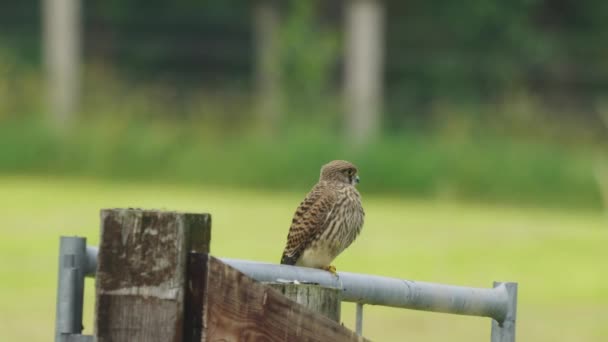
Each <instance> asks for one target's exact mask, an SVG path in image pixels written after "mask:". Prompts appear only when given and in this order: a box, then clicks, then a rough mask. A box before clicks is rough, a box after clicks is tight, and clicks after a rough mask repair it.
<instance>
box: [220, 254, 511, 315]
mask: <svg viewBox="0 0 608 342" xmlns="http://www.w3.org/2000/svg"><path fill="white" fill-rule="evenodd" d="M221 260H222V261H223V262H225V263H227V264H228V265H230V266H232V267H234V268H236V269H238V270H239V271H241V272H243V273H245V274H246V275H248V276H250V277H252V278H254V279H256V280H258V281H267V282H271V281H277V280H289V281H300V282H307V283H318V284H320V285H322V286H328V287H336V288H341V289H342V290H343V291H344V292H343V294H342V299H343V300H344V301H347V302H355V303H362V304H371V305H384V306H391V307H398V308H408V309H415V310H424V311H435V312H444V313H452V314H460V315H470V316H484V317H491V318H493V319H495V320H496V321H497V322H503V321H504V319H505V317H506V315H507V311H508V307H509V295H508V293H507V290H506V288H505V286H504V285H499V286H497V287H495V288H491V289H490V288H473V287H462V286H453V285H441V284H433V283H426V282H420V281H412V280H405V279H396V278H388V277H381V276H373V275H367V274H356V273H347V272H339V273H338V274H337V275H332V274H331V273H329V272H326V271H322V270H318V269H312V268H306V267H295V266H288V265H276V264H267V263H260V262H252V261H246V260H236V259H224V258H222V259H221Z"/></svg>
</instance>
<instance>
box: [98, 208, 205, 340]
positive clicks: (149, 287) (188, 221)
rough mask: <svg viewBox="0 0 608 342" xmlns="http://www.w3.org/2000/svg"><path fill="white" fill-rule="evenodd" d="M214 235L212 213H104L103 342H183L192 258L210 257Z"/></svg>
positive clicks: (100, 279)
mask: <svg viewBox="0 0 608 342" xmlns="http://www.w3.org/2000/svg"><path fill="white" fill-rule="evenodd" d="M210 232H211V218H210V216H209V215H208V214H185V213H177V212H163V211H154V210H138V209H108V210H102V211H101V241H100V248H99V254H98V265H97V281H96V307H95V333H96V336H97V341H99V342H103V341H113V342H120V341H146V342H155V341H176V342H177V341H182V337H183V320H184V317H183V316H184V296H185V293H186V288H187V284H186V283H187V275H186V267H187V263H188V262H187V258H188V254H189V252H190V251H196V252H200V253H208V252H209V241H210Z"/></svg>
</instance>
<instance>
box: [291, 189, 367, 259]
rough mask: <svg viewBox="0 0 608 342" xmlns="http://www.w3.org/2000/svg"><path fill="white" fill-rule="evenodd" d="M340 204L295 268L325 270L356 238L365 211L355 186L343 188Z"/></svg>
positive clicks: (330, 214)
mask: <svg viewBox="0 0 608 342" xmlns="http://www.w3.org/2000/svg"><path fill="white" fill-rule="evenodd" d="M340 191H341V192H343V196H342V198H343V199H344V200H343V201H342V202H341V203H338V205H336V206H335V207H334V208H332V211H331V212H330V213H329V214H328V216H329V217H330V219H329V221H328V223H327V227H326V228H325V230H324V231H323V232H322V233H321V234H320V236H319V238H318V239H316V240H315V241H314V242H313V243H312V244H311V245H310V247H308V248H307V249H306V250H304V252H303V253H302V255H301V256H300V258H299V259H298V261H297V262H296V265H298V266H305V267H315V268H321V267H327V266H329V265H330V264H331V262H332V261H333V260H334V259H335V258H336V257H337V256H338V255H339V254H340V253H341V252H342V251H343V250H344V249H346V248H347V247H348V246H350V244H351V243H352V242H353V241H354V240H355V239H356V237H357V236H358V235H359V233H360V232H361V229H362V227H363V220H364V215H365V214H364V212H363V208H362V206H361V199H360V196H359V193H358V192H357V190H356V189H355V188H354V187H350V186H349V187H346V188H344V189H341V190H340Z"/></svg>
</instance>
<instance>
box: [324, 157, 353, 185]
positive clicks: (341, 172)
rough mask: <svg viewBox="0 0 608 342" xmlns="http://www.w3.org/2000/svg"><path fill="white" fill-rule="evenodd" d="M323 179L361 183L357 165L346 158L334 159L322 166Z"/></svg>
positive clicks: (351, 183)
mask: <svg viewBox="0 0 608 342" xmlns="http://www.w3.org/2000/svg"><path fill="white" fill-rule="evenodd" d="M319 180H321V181H328V182H339V183H345V184H350V185H355V184H357V183H359V175H358V171H357V167H356V166H355V165H353V164H352V163H350V162H347V161H346V160H334V161H331V162H329V163H327V164H325V165H323V167H322V168H321V177H320V179H319Z"/></svg>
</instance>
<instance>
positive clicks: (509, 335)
mask: <svg viewBox="0 0 608 342" xmlns="http://www.w3.org/2000/svg"><path fill="white" fill-rule="evenodd" d="M65 239H82V238H77V237H73V238H65V237H64V238H62V240H61V241H62V246H63V245H64V243H65V241H64V240H65ZM82 240H84V239H82ZM80 246H84V243H82V242H81V243H80ZM97 252H98V250H97V248H96V247H86V252H84V251H83V253H80V252H79V253H76V256H75V258H76V259H77V260H75V261H74V263H75V264H76V265H80V267H81V270H82V271H80V272H76V273H77V274H79V275H80V277H84V276H85V275H86V276H93V277H94V276H95V269H96V264H97ZM60 254H61V255H63V254H65V253H64V250H63V247H62V249H61V250H60ZM72 254H74V253H72ZM61 255H60V260H63V259H61V258H65V257H64V256H61ZM70 258H72V257H70ZM78 259H79V260H78ZM221 260H222V261H223V262H225V263H226V264H228V265H230V266H232V267H234V268H236V269H238V270H239V271H241V272H243V273H244V274H246V275H248V276H249V277H251V278H253V279H256V280H258V281H265V282H276V281H279V282H280V281H299V282H302V283H317V284H319V285H322V286H328V287H335V288H340V289H342V290H343V293H342V300H344V301H347V302H354V303H357V324H356V328H357V332H358V333H361V329H362V317H363V312H362V311H363V304H370V305H383V306H391V307H399V308H408V309H415V310H424V311H435V312H444V313H452V314H460V315H471V316H483V317H490V318H492V319H493V320H492V334H491V341H492V342H513V341H515V317H516V303H517V284H516V283H502V282H495V283H494V288H472V287H462V286H452V285H442V284H434V283H427V282H419V281H411V280H405V279H396V278H388V277H381V276H373V275H367V274H356V273H348V272H339V273H338V274H337V275H332V274H330V273H329V272H326V271H322V270H317V269H311V268H304V267H295V266H288V265H277V264H268V263H261V262H252V261H245V260H235V259H225V258H224V259H221ZM74 263H72V262H70V263H69V265H73V264H74ZM66 265H68V263H62V262H60V281H59V287H60V288H59V289H58V304H57V305H58V309H57V322H64V321H65V319H66V317H65V316H62V315H63V311H61V310H60V309H59V306H60V305H61V306H62V307H77V306H80V307H81V308H80V310H81V311H80V312H82V299H80V300H78V298H75V299H74V300H75V302H74V303H71V304H69V303H66V301H69V300H71V299H70V297H69V296H67V297H66V296H65V295H62V293H65V289H62V284H63V283H62V280H61V279H62V274H67V273H66V271H65V270H63V271H62V268H65V267H67V266H66ZM69 265H68V266H69ZM70 272H73V271H70ZM70 317H71V316H70ZM58 324H59V323H58ZM62 324H63V325H65V323H62ZM63 325H62V326H63ZM66 326H68V325H66ZM59 327H60V325H58V328H59ZM58 331H59V330H58ZM70 333H71V334H73V333H75V332H73V331H70Z"/></svg>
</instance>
